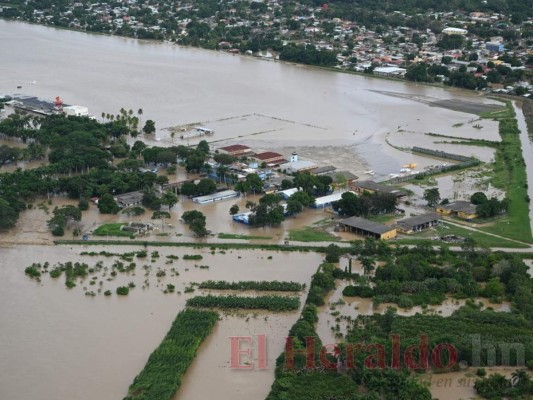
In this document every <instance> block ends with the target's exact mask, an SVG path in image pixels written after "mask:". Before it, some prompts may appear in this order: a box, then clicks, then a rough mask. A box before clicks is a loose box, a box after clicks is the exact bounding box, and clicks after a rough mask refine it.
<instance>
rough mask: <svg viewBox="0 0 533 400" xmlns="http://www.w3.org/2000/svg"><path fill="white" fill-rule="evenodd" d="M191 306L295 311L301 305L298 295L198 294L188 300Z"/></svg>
mask: <svg viewBox="0 0 533 400" xmlns="http://www.w3.org/2000/svg"><path fill="white" fill-rule="evenodd" d="M187 306H190V307H217V308H221V309H235V308H238V309H245V310H268V311H276V312H283V311H293V310H297V309H298V308H299V307H300V300H299V299H298V298H297V297H283V296H258V297H246V296H213V295H207V296H196V297H192V298H190V299H189V300H187Z"/></svg>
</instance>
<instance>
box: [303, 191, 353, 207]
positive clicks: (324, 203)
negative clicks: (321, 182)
mask: <svg viewBox="0 0 533 400" xmlns="http://www.w3.org/2000/svg"><path fill="white" fill-rule="evenodd" d="M344 193H346V192H335V193H332V194H328V195H327V196H322V197H317V198H316V199H315V204H313V205H312V206H311V207H314V208H325V207H329V206H331V203H333V202H334V201H339V200H340V199H342V195H343V194H344ZM352 193H353V192H352Z"/></svg>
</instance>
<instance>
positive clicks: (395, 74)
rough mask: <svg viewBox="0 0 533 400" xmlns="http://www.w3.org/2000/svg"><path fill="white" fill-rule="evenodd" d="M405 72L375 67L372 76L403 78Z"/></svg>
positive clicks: (403, 70) (402, 69)
mask: <svg viewBox="0 0 533 400" xmlns="http://www.w3.org/2000/svg"><path fill="white" fill-rule="evenodd" d="M406 72H407V70H406V69H405V68H399V67H377V68H374V70H373V74H374V75H377V76H389V77H400V78H401V77H403V76H404V75H405V73H406Z"/></svg>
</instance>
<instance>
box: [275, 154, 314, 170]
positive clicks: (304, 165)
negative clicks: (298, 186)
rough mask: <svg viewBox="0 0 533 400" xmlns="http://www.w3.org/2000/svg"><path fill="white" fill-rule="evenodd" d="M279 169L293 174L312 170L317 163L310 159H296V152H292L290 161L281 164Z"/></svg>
mask: <svg viewBox="0 0 533 400" xmlns="http://www.w3.org/2000/svg"><path fill="white" fill-rule="evenodd" d="M279 167H280V169H281V170H283V171H286V172H287V173H289V174H295V173H297V172H305V171H310V170H313V169H315V168H316V167H317V165H316V164H315V163H314V162H312V161H303V160H299V159H298V153H297V152H295V151H294V152H293V153H292V154H291V161H289V162H288V163H284V164H281V165H280V166H279Z"/></svg>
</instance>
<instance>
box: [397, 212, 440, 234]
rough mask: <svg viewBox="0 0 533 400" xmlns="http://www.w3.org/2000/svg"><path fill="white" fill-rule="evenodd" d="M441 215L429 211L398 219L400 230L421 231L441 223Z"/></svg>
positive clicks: (406, 231)
mask: <svg viewBox="0 0 533 400" xmlns="http://www.w3.org/2000/svg"><path fill="white" fill-rule="evenodd" d="M439 220H440V215H439V214H437V213H427V214H422V215H417V216H415V217H410V218H405V219H402V220H400V221H398V223H397V225H398V230H400V231H402V232H405V233H412V232H420V231H423V230H424V229H428V228H431V227H434V226H437V225H438V224H439Z"/></svg>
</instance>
